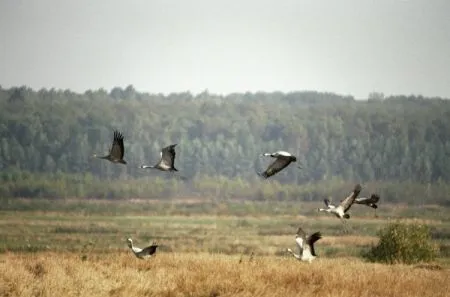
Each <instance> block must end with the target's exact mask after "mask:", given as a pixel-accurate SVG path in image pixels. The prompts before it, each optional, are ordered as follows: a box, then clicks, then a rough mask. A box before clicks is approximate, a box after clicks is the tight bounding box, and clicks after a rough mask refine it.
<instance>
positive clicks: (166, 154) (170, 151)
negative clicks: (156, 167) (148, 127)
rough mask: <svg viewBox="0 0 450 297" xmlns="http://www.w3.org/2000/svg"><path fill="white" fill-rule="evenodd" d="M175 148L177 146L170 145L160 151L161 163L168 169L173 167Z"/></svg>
mask: <svg viewBox="0 0 450 297" xmlns="http://www.w3.org/2000/svg"><path fill="white" fill-rule="evenodd" d="M176 146H177V144H172V145H169V146H166V147H165V148H163V149H162V150H161V162H163V163H164V164H166V165H167V166H168V167H173V166H175V156H176V152H175V147H176Z"/></svg>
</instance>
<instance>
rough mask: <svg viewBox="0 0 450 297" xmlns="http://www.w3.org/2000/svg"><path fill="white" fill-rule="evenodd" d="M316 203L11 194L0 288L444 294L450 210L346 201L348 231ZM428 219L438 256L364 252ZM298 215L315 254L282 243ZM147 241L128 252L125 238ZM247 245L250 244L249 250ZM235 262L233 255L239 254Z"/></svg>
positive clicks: (3, 292) (50, 292)
mask: <svg viewBox="0 0 450 297" xmlns="http://www.w3.org/2000/svg"><path fill="white" fill-rule="evenodd" d="M316 207H317V204H315V203H310V204H308V203H303V204H302V205H301V207H298V208H297V209H295V208H294V207H293V205H291V204H283V203H277V204H266V203H263V204H257V203H253V204H252V203H244V204H235V203H222V204H219V205H212V204H211V205H208V204H207V203H206V202H198V201H197V202H195V203H191V202H189V203H183V202H176V203H174V202H169V203H165V202H155V201H150V202H148V203H143V202H139V201H134V202H133V203H122V202H118V203H110V202H104V201H97V202H96V201H84V202H80V201H66V202H57V201H55V202H50V203H49V202H48V201H47V202H45V201H42V202H33V201H14V202H13V203H12V204H8V203H4V204H2V206H1V207H0V252H1V253H0V297H3V296H90V297H96V296H192V297H194V296H371V297H372V296H396V297H399V296H421V297H423V296H448V292H450V261H449V260H450V258H449V256H448V251H449V250H450V248H449V246H450V218H449V217H448V215H447V210H445V209H442V208H437V207H434V206H426V207H405V206H401V205H397V206H393V205H391V206H387V205H383V206H381V208H380V209H379V217H374V213H373V212H372V210H371V209H370V208H367V207H355V209H352V218H351V220H350V221H349V224H348V225H349V229H350V233H349V234H344V233H343V232H342V231H343V230H342V225H341V224H340V222H339V220H337V219H336V218H334V217H332V216H329V215H326V214H318V212H317V208H316ZM400 218H401V219H402V220H406V221H419V222H421V223H425V224H427V225H428V226H429V227H430V228H431V229H432V231H433V234H434V238H435V239H434V241H435V243H436V244H437V245H439V246H440V247H441V255H440V257H439V258H438V259H437V260H436V261H435V262H434V263H433V264H426V265H383V264H373V263H368V262H365V261H364V260H363V259H362V258H361V252H362V251H364V250H367V249H368V248H370V246H371V245H372V244H374V243H376V242H377V237H376V232H377V230H378V229H379V228H381V227H383V226H384V225H385V224H386V223H387V222H388V221H392V220H397V219H400ZM298 226H302V227H303V228H304V229H305V230H307V231H311V232H313V231H321V232H322V234H323V238H322V239H321V240H320V241H318V242H317V244H316V252H317V253H318V254H319V258H317V259H316V260H315V261H314V262H313V263H311V264H308V263H302V262H299V261H297V260H295V259H294V258H293V257H292V256H290V255H288V254H287V253H286V248H288V247H290V248H293V249H294V248H296V246H295V242H294V234H295V232H296V229H297V227H298ZM127 237H132V238H133V239H134V241H135V244H136V245H137V246H139V247H143V246H144V245H146V244H149V243H151V242H152V241H156V242H158V243H159V244H160V248H158V251H157V254H156V256H155V257H154V258H151V259H149V260H140V259H137V258H135V257H134V255H133V254H132V253H131V252H130V250H129V249H128V248H127V246H126V242H125V239H126V238H127ZM250 254H253V257H252V261H250ZM241 259H242V262H241V263H240V260H241Z"/></svg>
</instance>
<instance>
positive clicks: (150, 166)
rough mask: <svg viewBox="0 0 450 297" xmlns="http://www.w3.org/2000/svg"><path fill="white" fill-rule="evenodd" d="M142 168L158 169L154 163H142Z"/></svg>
mask: <svg viewBox="0 0 450 297" xmlns="http://www.w3.org/2000/svg"><path fill="white" fill-rule="evenodd" d="M141 168H143V169H147V168H149V169H156V167H155V166H153V165H142V166H141Z"/></svg>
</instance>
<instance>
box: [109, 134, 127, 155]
mask: <svg viewBox="0 0 450 297" xmlns="http://www.w3.org/2000/svg"><path fill="white" fill-rule="evenodd" d="M124 153H125V148H124V145H123V135H122V134H121V133H120V132H118V131H114V138H113V143H112V146H111V151H110V153H109V154H110V155H111V157H113V159H117V160H122V159H123V155H124Z"/></svg>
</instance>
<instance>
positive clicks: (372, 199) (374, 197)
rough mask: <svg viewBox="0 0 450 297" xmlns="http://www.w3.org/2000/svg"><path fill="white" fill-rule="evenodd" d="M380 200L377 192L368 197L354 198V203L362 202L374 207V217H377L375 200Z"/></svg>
mask: <svg viewBox="0 0 450 297" xmlns="http://www.w3.org/2000/svg"><path fill="white" fill-rule="evenodd" d="M378 200H380V196H379V195H377V194H372V195H370V197H357V198H356V199H355V204H363V205H367V206H370V207H372V208H373V209H375V217H377V208H378V205H377V202H378Z"/></svg>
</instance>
